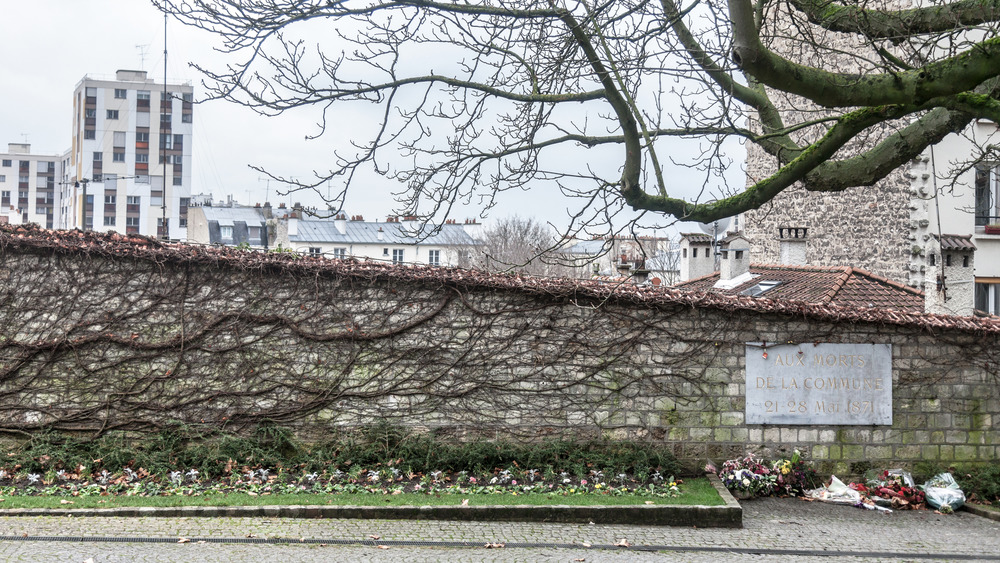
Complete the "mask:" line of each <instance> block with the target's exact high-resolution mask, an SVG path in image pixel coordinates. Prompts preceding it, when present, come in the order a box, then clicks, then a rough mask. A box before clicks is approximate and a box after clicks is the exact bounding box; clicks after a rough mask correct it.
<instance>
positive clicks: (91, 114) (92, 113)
mask: <svg viewBox="0 0 1000 563" xmlns="http://www.w3.org/2000/svg"><path fill="white" fill-rule="evenodd" d="M83 116H84V117H86V118H87V119H96V118H97V110H96V109H89V108H88V109H85V110H83Z"/></svg>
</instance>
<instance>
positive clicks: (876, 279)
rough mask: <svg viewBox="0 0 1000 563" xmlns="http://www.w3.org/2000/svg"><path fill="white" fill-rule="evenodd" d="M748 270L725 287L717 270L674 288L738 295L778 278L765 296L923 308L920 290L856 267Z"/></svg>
mask: <svg viewBox="0 0 1000 563" xmlns="http://www.w3.org/2000/svg"><path fill="white" fill-rule="evenodd" d="M750 273H752V274H754V275H755V276H756V277H755V278H754V279H752V280H750V281H748V282H745V283H743V284H740V285H738V286H736V287H734V288H732V289H728V290H717V289H715V288H714V287H713V286H714V285H715V283H716V282H717V281H719V273H718V272H716V273H714V274H711V275H708V276H703V277H701V278H697V279H694V280H690V281H687V282H682V283H679V284H676V285H674V286H673V287H676V288H679V289H684V290H688V291H708V292H716V293H724V294H729V295H740V294H742V293H743V292H745V291H747V290H749V289H751V288H753V287H754V286H755V285H757V284H758V283H760V282H762V281H777V282H781V283H780V284H779V285H777V286H776V287H774V288H773V289H771V290H769V291H767V292H766V293H764V294H763V296H764V297H767V298H768V299H783V300H791V301H803V302H806V303H812V304H831V305H837V306H841V307H866V308H867V307H877V308H885V309H894V310H899V311H907V312H912V313H920V312H923V310H924V296H923V293H922V292H920V291H917V290H915V289H912V288H910V287H906V286H905V285H903V284H901V283H897V282H894V281H891V280H888V279H886V278H883V277H881V276H876V275H874V274H872V273H870V272H867V271H865V270H860V269H856V268H850V267H843V266H842V267H836V266H834V267H829V266H786V265H763V264H752V265H751V266H750Z"/></svg>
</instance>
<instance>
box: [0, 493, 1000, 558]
mask: <svg viewBox="0 0 1000 563" xmlns="http://www.w3.org/2000/svg"><path fill="white" fill-rule="evenodd" d="M743 506H744V520H743V523H744V528H743V529H742V530H727V529H693V528H670V527H652V526H613V525H586V524H584V525H579V524H539V523H516V522H498V523H484V522H451V521H401V520H305V519H280V518H155V517H154V518H73V517H3V518H0V536H3V537H5V538H7V539H3V540H0V560H3V561H75V562H78V563H82V562H84V561H87V560H93V561H94V563H100V562H106V561H107V562H112V561H115V562H116V561H205V562H208V561H373V562H376V561H505V562H506V561H531V562H534V561H588V562H597V561H601V562H603V561H608V562H616V561H621V562H630V563H632V562H637V561H654V560H655V561H695V562H700V561H703V562H713V563H718V562H719V561H720V560H727V561H742V560H749V561H790V562H797V561H831V562H832V561H939V560H947V561H973V560H981V561H1000V522H996V521H993V520H989V519H986V518H981V517H978V516H974V515H972V514H969V513H965V512H960V513H958V514H955V515H951V516H945V515H939V514H934V513H933V512H929V511H918V512H895V513H892V514H881V513H876V512H868V511H865V510H860V509H856V508H852V507H844V506H835V505H829V504H820V503H808V502H804V501H801V500H797V499H761V500H756V501H752V502H747V503H744V505H743ZM182 537H183V538H188V539H190V540H191V541H190V542H187V543H178V542H177V540H178V538H182ZM373 538H375V539H373ZM157 540H159V541H157ZM226 540H228V541H229V543H226ZM303 540H305V541H303ZM621 540H626V541H627V542H628V544H630V547H628V548H623V547H612V546H613V545H614V544H616V543H621ZM261 541H272V542H273V541H277V542H282V541H284V542H288V543H235V542H261ZM201 542H204V543H201ZM217 542H218V543H217ZM459 542H471V543H474V544H475V546H474V547H454V544H456V543H459ZM362 543H368V544H369V545H361V544H362ZM487 543H503V544H506V546H505V547H502V548H486V547H484V546H485V544H487ZM376 544H377V545H376ZM519 544H522V545H523V544H530V545H529V546H526V547H521V546H519ZM587 544H589V545H590V546H591V547H587ZM379 545H381V546H382V547H379ZM651 549H652V550H653V551H651Z"/></svg>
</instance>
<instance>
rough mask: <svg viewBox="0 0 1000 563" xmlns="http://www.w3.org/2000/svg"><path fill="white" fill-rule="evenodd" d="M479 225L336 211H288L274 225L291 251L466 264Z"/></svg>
mask: <svg viewBox="0 0 1000 563" xmlns="http://www.w3.org/2000/svg"><path fill="white" fill-rule="evenodd" d="M282 228H283V232H282V230H280V229H282ZM480 228H481V225H480V224H479V223H476V222H471V221H470V222H466V223H458V222H456V221H454V220H450V221H447V222H445V223H444V224H443V225H431V224H425V223H422V222H420V221H418V220H416V218H400V217H388V218H387V219H386V220H385V221H365V220H364V218H363V217H360V216H354V217H352V218H350V219H348V218H347V215H346V214H344V213H341V214H338V215H336V216H335V217H334V218H332V219H304V218H301V217H300V216H297V215H296V214H294V213H293V214H292V215H291V216H289V217H288V219H287V221H285V222H284V224H279V235H278V240H279V242H280V243H281V244H282V246H283V247H285V248H290V249H292V250H294V251H296V252H299V253H303V254H311V255H317V256H319V255H322V256H328V257H331V258H348V257H352V258H361V259H370V260H384V261H386V262H392V263H395V264H402V263H406V264H426V265H429V266H468V265H469V258H470V252H471V251H472V250H473V249H474V248H475V247H476V246H477V245H479V244H481V243H480V242H479V240H478V239H477V238H476V236H478V235H479V234H480V233H479V231H480ZM474 235H476V236H474Z"/></svg>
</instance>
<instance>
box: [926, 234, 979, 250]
mask: <svg viewBox="0 0 1000 563" xmlns="http://www.w3.org/2000/svg"><path fill="white" fill-rule="evenodd" d="M934 238H936V239H938V241H939V242H940V243H941V250H975V249H976V245H975V244H973V243H972V235H941V236H940V237H938V236H937V235H934Z"/></svg>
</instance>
